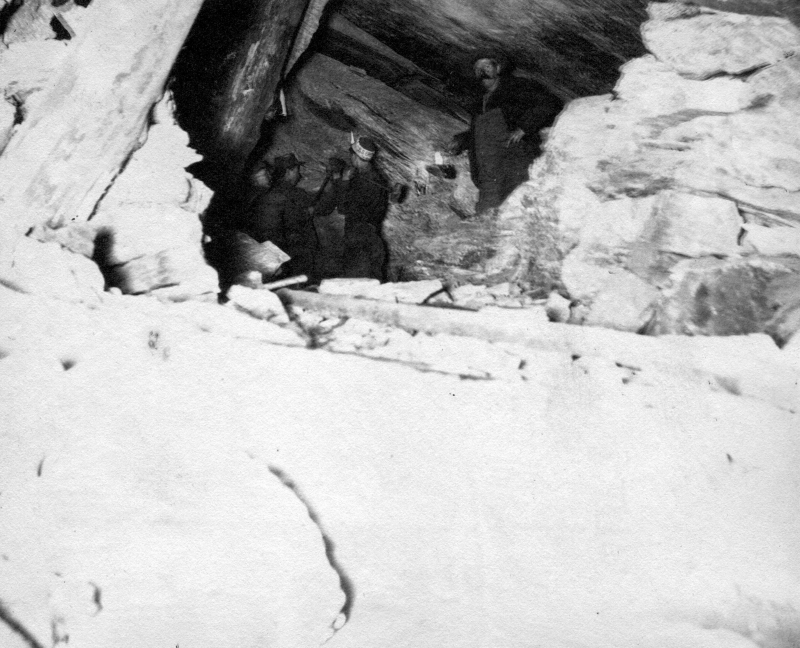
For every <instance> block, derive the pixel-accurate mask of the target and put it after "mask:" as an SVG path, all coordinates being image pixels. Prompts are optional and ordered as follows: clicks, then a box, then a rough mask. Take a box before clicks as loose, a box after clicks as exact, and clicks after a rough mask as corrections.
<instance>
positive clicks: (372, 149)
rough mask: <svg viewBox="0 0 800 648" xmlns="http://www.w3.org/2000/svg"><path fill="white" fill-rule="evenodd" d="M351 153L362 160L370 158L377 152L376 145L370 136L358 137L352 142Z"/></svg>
mask: <svg viewBox="0 0 800 648" xmlns="http://www.w3.org/2000/svg"><path fill="white" fill-rule="evenodd" d="M351 148H352V150H353V153H355V154H356V155H357V156H358V157H360V158H361V159H362V160H371V159H372V158H373V157H374V156H375V153H377V152H378V145H377V144H376V143H375V140H374V139H372V138H371V137H359V138H358V139H356V140H355V141H354V142H353V145H352V147H351Z"/></svg>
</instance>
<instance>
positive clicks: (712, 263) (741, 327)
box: [650, 257, 800, 335]
mask: <svg viewBox="0 0 800 648" xmlns="http://www.w3.org/2000/svg"><path fill="white" fill-rule="evenodd" d="M798 271H800V263H794V264H792V265H787V264H785V263H780V262H775V261H765V260H762V259H734V260H723V259H715V258H713V257H707V258H703V259H697V260H686V261H681V262H679V263H677V264H676V265H675V266H674V267H673V268H672V270H671V272H670V284H671V285H670V286H669V287H665V288H664V290H663V291H662V295H661V298H662V301H661V304H660V308H659V311H658V313H657V315H656V317H655V320H654V322H653V324H652V327H651V329H650V332H652V333H656V334H663V333H681V334H687V335H696V334H702V335H742V334H745V333H754V332H756V331H761V330H764V328H765V326H766V325H767V323H768V322H770V320H772V318H773V316H774V315H775V310H774V308H773V307H772V305H771V303H770V300H769V298H768V288H769V285H770V283H772V282H773V281H775V280H777V279H781V278H785V277H786V276H787V275H790V276H791V275H792V274H795V273H797V272H798Z"/></svg>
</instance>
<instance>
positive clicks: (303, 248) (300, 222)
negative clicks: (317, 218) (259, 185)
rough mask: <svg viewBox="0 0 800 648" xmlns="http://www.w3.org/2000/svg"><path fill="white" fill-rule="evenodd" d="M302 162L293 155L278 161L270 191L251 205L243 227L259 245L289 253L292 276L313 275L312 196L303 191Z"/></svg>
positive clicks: (261, 194) (278, 158) (289, 271)
mask: <svg viewBox="0 0 800 648" xmlns="http://www.w3.org/2000/svg"><path fill="white" fill-rule="evenodd" d="M302 164H303V163H302V162H301V161H300V160H298V159H297V156H296V155H295V154H294V153H289V154H287V155H281V156H280V157H277V158H275V161H274V162H273V164H272V178H271V187H270V188H269V190H268V191H263V192H261V193H260V194H259V195H258V196H257V197H256V198H255V199H254V200H253V202H252V204H251V206H250V208H249V210H248V213H247V216H246V224H245V227H244V230H245V232H247V234H249V235H250V236H252V237H253V238H254V239H255V240H256V241H258V242H259V243H263V242H264V241H271V242H272V243H274V244H275V245H277V246H278V247H279V248H280V249H281V250H283V251H284V252H286V253H287V254H288V255H289V256H290V257H292V258H291V261H289V262H287V264H286V271H287V272H288V273H290V274H309V275H310V274H312V273H313V264H314V259H313V249H314V241H315V235H314V225H313V222H312V220H311V215H310V213H309V207H310V206H311V204H312V198H311V196H310V195H309V194H308V193H307V192H305V191H303V190H302V189H300V188H299V187H298V186H297V183H298V182H299V181H300V178H301V173H300V167H301V166H302Z"/></svg>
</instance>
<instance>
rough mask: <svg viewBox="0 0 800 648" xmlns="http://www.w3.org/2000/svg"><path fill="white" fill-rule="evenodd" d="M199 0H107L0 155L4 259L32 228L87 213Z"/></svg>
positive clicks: (129, 142)
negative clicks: (128, 0)
mask: <svg viewBox="0 0 800 648" xmlns="http://www.w3.org/2000/svg"><path fill="white" fill-rule="evenodd" d="M201 4H202V0H185V1H184V2H181V3H178V4H176V3H174V2H172V1H171V0H149V1H148V2H127V1H126V0H104V1H103V2H99V1H98V2H93V3H92V4H91V5H90V6H89V7H88V8H87V9H86V11H87V12H91V13H87V17H88V18H89V19H90V20H91V29H86V30H85V32H83V33H82V34H80V35H79V36H78V37H77V38H75V39H73V40H72V41H71V42H70V45H69V47H70V48H71V51H70V54H69V56H67V57H66V59H65V61H64V63H63V65H62V66H61V67H60V68H59V69H58V72H57V74H56V76H55V78H54V79H53V83H52V85H50V86H49V87H48V88H47V90H45V91H44V94H43V96H41V97H37V101H36V103H35V105H34V106H33V108H32V109H31V110H30V112H29V113H28V116H27V119H26V120H25V121H24V122H23V123H22V124H21V125H20V126H19V129H18V130H17V132H16V133H15V134H14V136H13V137H12V138H11V141H10V142H9V144H8V146H7V147H6V148H5V150H4V151H3V155H2V156H1V157H0V177H2V178H3V182H2V186H0V266H2V265H3V264H7V263H9V262H10V259H11V251H12V249H13V246H14V244H15V241H16V240H17V238H18V237H19V236H21V235H22V234H23V233H24V232H25V231H26V230H27V229H29V228H31V227H33V226H34V225H37V224H41V223H45V222H48V223H50V224H52V225H59V224H62V223H65V222H69V221H75V220H78V221H82V220H86V219H88V218H89V216H90V215H91V213H92V211H93V210H94V208H95V205H96V204H97V202H98V200H99V199H100V197H101V196H102V195H103V193H104V192H105V191H106V189H107V188H108V186H109V184H110V183H111V182H112V181H113V179H114V177H115V176H116V175H117V173H118V172H119V169H120V167H121V166H122V164H123V163H124V161H125V160H126V159H127V158H128V156H129V155H130V153H131V151H133V149H134V148H136V147H137V146H138V144H139V141H140V138H141V135H142V132H143V130H144V128H145V126H146V122H147V116H148V113H149V111H150V108H151V107H152V105H153V104H154V103H155V101H156V100H157V99H158V98H159V97H160V96H161V94H162V92H163V88H164V83H165V81H166V78H167V75H168V74H169V71H170V69H171V67H172V63H173V61H174V60H175V57H176V55H177V53H178V51H179V50H180V47H181V45H182V44H183V42H184V40H185V38H186V34H187V33H188V31H189V28H190V27H191V25H192V22H193V21H194V18H195V16H196V14H197V12H198V10H199V8H200V5H201Z"/></svg>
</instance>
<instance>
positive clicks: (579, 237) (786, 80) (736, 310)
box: [488, 3, 800, 336]
mask: <svg viewBox="0 0 800 648" xmlns="http://www.w3.org/2000/svg"><path fill="white" fill-rule="evenodd" d="M649 12H650V19H649V21H648V22H647V23H646V24H645V25H644V26H643V29H642V33H643V37H644V42H645V44H646V46H647V48H648V50H649V54H647V55H646V56H643V57H641V58H638V59H635V60H632V61H630V62H629V63H627V64H625V65H624V66H623V67H622V75H621V78H620V80H619V82H618V83H617V85H616V87H615V89H614V92H613V93H612V94H610V95H603V96H596V97H588V98H584V99H579V100H576V101H574V102H572V103H571V104H570V105H569V106H568V107H567V109H566V110H565V111H564V113H563V114H562V115H561V116H560V118H559V119H558V121H557V123H556V125H555V127H554V128H553V130H552V133H551V136H550V138H549V140H548V143H547V149H546V154H545V155H544V156H543V157H542V158H540V159H539V160H537V162H536V163H535V164H534V166H533V167H532V169H531V180H530V182H528V183H526V184H525V185H523V186H522V187H520V188H519V189H518V190H517V192H516V193H515V194H514V195H512V196H511V197H510V198H509V200H508V201H507V203H506V204H505V205H504V207H503V208H502V210H501V213H500V214H499V217H498V218H499V223H500V227H501V228H502V227H503V223H505V229H506V232H507V234H506V245H505V246H504V248H503V254H500V255H498V257H497V258H496V259H493V260H490V261H489V262H488V265H491V264H492V263H494V264H495V267H497V268H498V269H503V270H504V271H505V272H506V274H512V275H513V274H516V276H521V277H524V278H525V279H527V280H528V281H530V282H532V283H534V284H537V285H544V286H561V287H563V288H566V290H567V291H568V293H569V295H570V297H571V298H572V299H573V300H580V301H581V302H583V304H584V306H585V307H586V316H585V323H587V324H592V325H600V326H607V327H611V328H617V329H622V330H629V331H641V332H649V333H656V334H664V333H681V334H710V335H730V334H737V333H748V332H753V331H762V330H770V329H771V328H774V327H775V326H776V325H777V323H776V321H774V318H775V317H776V316H777V314H776V309H778V310H780V309H782V310H781V315H780V316H779V317H780V318H781V321H782V322H784V324H783V326H784V330H785V326H786V324H785V322H787V321H788V320H790V319H791V318H789V317H788V316H787V312H788V311H790V310H792V309H795V308H796V307H797V304H798V303H800V293H797V292H796V291H791V290H788V289H786V288H784V289H783V290H781V291H776V290H773V289H772V286H773V285H775V282H784V283H782V284H781V285H783V286H786V285H788V284H786V283H785V282H786V281H787V280H788V278H789V277H792V276H796V273H797V272H798V271H799V270H800V245H799V243H800V229H798V228H800V135H798V131H797V123H798V118H800V90H799V88H800V30H798V29H797V27H795V26H794V25H792V24H791V23H790V22H789V21H787V20H784V19H781V18H774V17H763V16H751V15H739V14H732V13H725V12H718V11H713V10H710V9H705V8H700V7H696V6H689V5H683V4H679V3H653V4H651V5H650V9H649ZM770 295H777V296H775V297H771V296H770ZM776 300H777V301H776ZM783 335H784V336H785V333H784V334H783Z"/></svg>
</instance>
